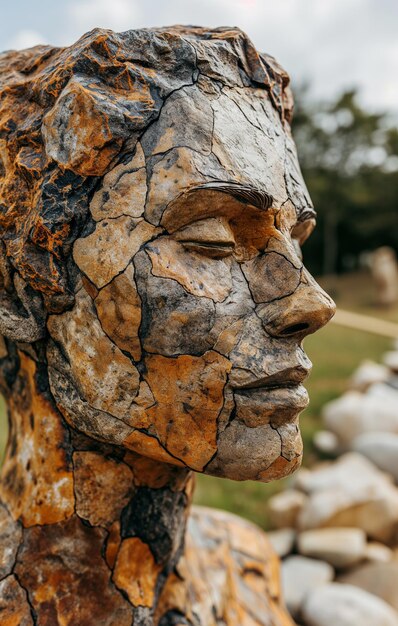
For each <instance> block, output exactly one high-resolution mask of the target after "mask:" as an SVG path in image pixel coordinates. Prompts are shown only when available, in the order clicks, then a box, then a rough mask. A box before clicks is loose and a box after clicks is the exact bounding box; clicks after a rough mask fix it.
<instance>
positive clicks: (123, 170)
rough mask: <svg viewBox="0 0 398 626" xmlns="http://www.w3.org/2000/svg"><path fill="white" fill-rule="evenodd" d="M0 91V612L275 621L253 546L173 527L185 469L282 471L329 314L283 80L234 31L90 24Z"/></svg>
mask: <svg viewBox="0 0 398 626" xmlns="http://www.w3.org/2000/svg"><path fill="white" fill-rule="evenodd" d="M10 68H11V69H10ZM0 95H1V99H2V106H1V109H0V125H1V128H2V133H1V138H0V204H1V207H2V210H1V212H0V385H1V390H2V392H3V393H4V395H5V397H6V399H7V402H8V408H9V412H10V424H11V429H10V438H9V442H8V448H7V454H6V459H5V462H4V465H3V468H2V474H1V482H0V538H1V542H0V610H1V611H2V613H1V614H2V617H1V619H2V620H3V621H4V619H5V620H6V622H5V623H6V624H7V626H8V625H11V624H13V625H14V624H17V623H18V624H21V625H23V626H25V625H28V624H29V625H30V624H33V625H34V626H35V625H40V626H55V624H58V623H59V624H61V623H62V624H64V625H65V626H68V625H70V626H72V624H73V625H75V624H79V626H91V625H92V624H93V623H94V621H95V622H96V623H101V624H103V625H104V626H111V625H116V624H117V625H118V626H124V625H126V626H127V625H129V626H130V625H131V624H134V626H176V625H177V624H185V625H189V626H218V625H219V624H221V623H222V624H225V626H237V625H239V626H241V625H242V624H245V625H246V624H247V625H248V626H249V625H252V624H253V625H254V624H255V625H256V626H268V625H269V624H271V623H272V624H273V625H274V626H290V625H291V623H292V622H291V620H290V618H289V617H288V615H287V614H286V612H285V609H284V607H283V602H282V599H281V593H280V588H279V570H278V562H277V558H276V557H275V555H274V554H273V552H272V550H271V548H270V547H269V545H268V543H267V540H266V538H265V537H264V535H263V533H262V532H261V531H259V530H258V529H256V528H254V527H253V526H251V525H250V524H247V523H245V522H244V521H242V520H239V519H238V518H235V517H233V516H227V515H222V514H221V513H217V512H212V511H208V510H205V509H201V510H194V512H193V513H191V512H190V502H191V498H192V492H193V477H192V470H195V471H197V472H204V473H207V474H213V475H216V476H220V477H223V478H228V479H232V480H258V481H263V482H267V481H271V480H275V479H279V478H281V477H283V476H286V475H288V474H289V473H291V472H293V471H294V470H295V469H296V468H297V467H298V466H299V464H300V461H301V455H302V443H301V437H300V432H299V425H298V416H299V414H300V412H301V411H302V410H303V408H305V406H306V404H307V402H308V398H307V394H306V391H305V389H304V387H303V385H302V383H303V381H304V379H305V378H306V376H307V374H308V373H309V370H310V368H311V364H310V362H309V360H308V358H307V357H306V355H305V353H304V352H303V349H302V340H303V339H304V337H305V336H306V335H307V334H309V333H313V332H315V331H316V330H317V329H318V328H320V327H322V326H323V325H324V324H325V323H326V322H327V321H328V320H329V319H330V317H331V316H332V315H333V311H334V305H333V303H332V301H331V300H330V298H329V297H328V296H327V295H326V294H325V293H324V292H323V291H322V290H321V289H320V287H319V286H318V285H317V284H316V282H315V281H314V280H313V279H312V277H311V276H310V275H309V274H308V273H307V272H306V270H305V268H304V267H303V263H302V260H301V258H300V253H299V251H298V246H299V245H300V244H301V243H303V241H304V240H305V238H306V237H307V236H308V235H309V234H310V232H311V230H312V228H313V227H314V224H315V220H314V218H315V212H314V210H313V208H312V204H311V200H310V198H309V196H308V192H307V190H306V188H305V184H304V182H303V180H302V177H301V173H300V168H299V165H298V161H297V155H296V152H295V146H294V143H293V140H292V137H291V130H290V121H291V115H292V107H293V101H292V96H291V93H290V88H289V77H288V75H287V74H286V72H285V71H284V70H283V69H282V68H281V67H280V66H279V65H278V64H277V62H276V61H275V60H274V59H273V58H272V57H270V56H268V55H265V54H260V53H259V52H258V51H256V50H255V48H254V46H253V44H252V43H251V41H250V40H249V39H248V37H247V36H246V35H245V34H244V33H243V32H241V31H240V30H239V29H236V28H220V29H213V30H209V31H208V30H206V29H202V28H199V27H198V28H196V27H169V28H166V29H142V30H137V31H126V32H124V33H119V34H117V33H113V32H111V31H105V30H101V29H95V30H93V31H92V32H90V33H87V34H86V35H84V36H83V37H82V38H81V39H80V40H79V41H78V42H76V43H75V44H73V45H72V46H70V47H69V48H52V47H49V46H37V47H35V48H31V49H30V50H22V51H18V52H15V51H10V52H5V53H3V54H1V55H0ZM7 620H8V621H7Z"/></svg>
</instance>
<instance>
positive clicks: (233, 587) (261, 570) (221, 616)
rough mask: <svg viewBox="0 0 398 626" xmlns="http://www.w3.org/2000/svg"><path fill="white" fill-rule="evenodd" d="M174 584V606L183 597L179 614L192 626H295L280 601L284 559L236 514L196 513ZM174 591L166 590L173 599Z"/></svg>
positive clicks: (194, 510) (196, 509) (200, 510)
mask: <svg viewBox="0 0 398 626" xmlns="http://www.w3.org/2000/svg"><path fill="white" fill-rule="evenodd" d="M177 581H178V584H177ZM174 582H175V584H174V589H173V594H174V598H173V602H176V599H177V596H179V598H178V600H179V602H180V603H182V604H183V605H184V604H185V606H184V611H183V610H182V609H183V607H180V609H179V610H180V611H181V612H183V613H184V615H185V616H186V618H187V620H188V621H187V622H186V623H188V624H192V625H195V626H271V625H272V626H293V622H292V620H291V618H290V617H289V615H288V614H287V612H286V609H285V608H284V605H283V602H282V599H281V589H280V581H279V559H278V557H277V556H276V554H275V553H274V552H273V550H272V548H271V545H270V543H269V541H268V539H267V536H266V534H265V533H264V532H263V531H262V530H261V529H260V528H258V527H257V526H255V525H254V524H252V523H250V522H248V521H246V520H244V519H242V518H240V517H237V516H236V515H233V514H231V513H227V512H225V511H219V510H216V509H208V508H205V507H193V508H192V512H191V515H190V518H189V521H188V529H187V535H186V545H185V553H184V556H183V558H182V559H181V560H180V562H179V564H178V567H177V571H176V577H175V581H174ZM167 587H169V591H168V592H167ZM172 587H173V585H171V584H168V585H167V586H166V589H165V592H166V595H167V593H169V598H170V592H171V590H172ZM177 587H179V592H178V593H176V590H177ZM182 623H183V622H182Z"/></svg>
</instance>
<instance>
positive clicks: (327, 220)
mask: <svg viewBox="0 0 398 626" xmlns="http://www.w3.org/2000/svg"><path fill="white" fill-rule="evenodd" d="M293 134H294V137H295V140H296V143H297V148H298V153H299V159H300V163H301V167H302V171H303V175H304V178H305V181H306V183H307V186H308V189H309V191H310V194H311V197H312V200H313V202H314V205H315V208H316V210H317V213H318V225H317V228H316V229H315V231H314V233H313V234H312V236H311V237H310V239H309V240H308V242H307V243H306V244H305V247H304V258H305V261H306V265H307V267H308V268H309V269H310V271H312V272H313V273H314V274H317V275H322V274H334V273H341V272H345V271H349V270H353V269H355V268H357V267H358V266H359V264H360V260H361V256H363V253H364V252H370V251H372V250H374V249H375V248H377V247H379V246H385V245H387V246H391V247H392V248H394V249H395V251H396V252H397V253H398V128H397V127H396V126H394V125H393V123H392V120H391V119H390V118H389V116H388V115H387V114H383V113H377V114H376V113H372V112H369V111H366V110H365V109H364V108H363V106H361V105H360V104H359V103H358V97H357V93H356V91H355V90H351V91H347V92H345V93H343V94H342V95H341V96H339V97H337V98H336V99H335V100H334V101H332V102H329V103H326V104H315V103H313V102H311V99H310V98H309V96H308V89H305V88H301V89H299V90H298V94H297V92H296V108H295V116H294V121H293Z"/></svg>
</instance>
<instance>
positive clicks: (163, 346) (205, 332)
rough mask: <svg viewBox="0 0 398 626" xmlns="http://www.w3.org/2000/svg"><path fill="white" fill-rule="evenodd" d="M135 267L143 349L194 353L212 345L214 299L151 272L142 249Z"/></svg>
mask: <svg viewBox="0 0 398 626" xmlns="http://www.w3.org/2000/svg"><path fill="white" fill-rule="evenodd" d="M135 268H136V278H137V285H138V292H139V295H140V298H141V302H142V320H141V326H140V339H141V344H142V348H143V350H144V352H147V353H156V354H161V355H163V356H177V355H180V354H189V355H191V354H192V355H194V354H203V353H204V352H206V350H208V349H209V348H210V347H213V345H212V344H214V341H213V342H212V337H211V329H212V328H213V326H214V323H215V315H216V311H215V303H214V302H213V300H212V299H211V298H206V297H198V296H194V295H192V294H191V293H189V292H187V291H186V290H185V289H184V287H183V286H182V285H181V284H180V283H179V282H178V281H177V280H174V279H170V278H162V277H159V276H154V275H153V269H152V264H151V260H150V259H149V257H148V255H147V254H146V252H144V251H142V252H140V253H139V254H138V255H137V256H136V258H135Z"/></svg>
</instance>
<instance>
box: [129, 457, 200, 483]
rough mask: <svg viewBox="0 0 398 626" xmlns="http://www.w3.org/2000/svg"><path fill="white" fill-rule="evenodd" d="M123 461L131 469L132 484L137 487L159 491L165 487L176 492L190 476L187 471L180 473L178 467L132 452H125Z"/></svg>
mask: <svg viewBox="0 0 398 626" xmlns="http://www.w3.org/2000/svg"><path fill="white" fill-rule="evenodd" d="M123 461H124V462H125V463H127V464H128V465H129V466H130V467H131V468H132V470H133V473H134V484H135V485H136V486H137V487H150V489H161V488H162V487H166V486H167V487H168V488H169V489H172V490H173V491H177V490H181V489H184V487H185V486H186V483H187V480H188V476H189V475H190V473H189V472H188V471H186V472H181V470H180V468H179V467H175V466H174V465H169V464H168V463H159V462H158V461H155V460H154V459H153V458H149V457H146V456H141V455H140V454H137V453H135V452H132V451H128V452H126V454H125V455H124V457H123ZM179 466H180V464H179Z"/></svg>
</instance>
